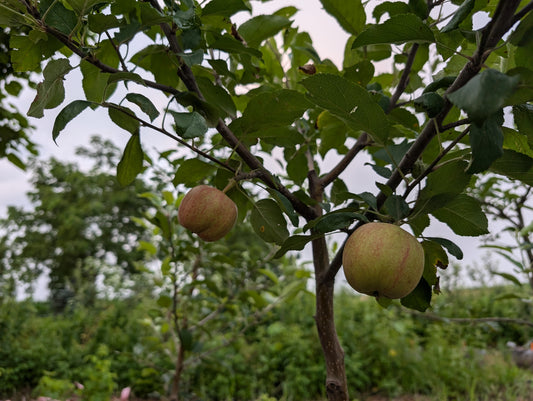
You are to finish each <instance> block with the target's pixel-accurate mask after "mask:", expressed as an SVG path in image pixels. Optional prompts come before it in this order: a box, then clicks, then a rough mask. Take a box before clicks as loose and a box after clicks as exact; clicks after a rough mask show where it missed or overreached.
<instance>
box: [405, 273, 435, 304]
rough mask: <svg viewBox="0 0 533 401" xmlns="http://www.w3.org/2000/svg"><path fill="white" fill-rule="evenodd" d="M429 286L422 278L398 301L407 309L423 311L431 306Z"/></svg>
mask: <svg viewBox="0 0 533 401" xmlns="http://www.w3.org/2000/svg"><path fill="white" fill-rule="evenodd" d="M431 297H432V291H431V286H430V285H429V284H428V283H427V282H426V280H424V279H423V278H422V279H421V280H420V282H419V283H418V285H417V286H416V288H415V289H414V290H413V292H411V293H410V294H409V295H407V296H405V297H403V298H402V299H401V300H400V303H401V304H402V305H403V306H405V307H406V308H409V309H415V310H417V311H419V312H425V311H426V309H427V308H429V307H430V306H431Z"/></svg>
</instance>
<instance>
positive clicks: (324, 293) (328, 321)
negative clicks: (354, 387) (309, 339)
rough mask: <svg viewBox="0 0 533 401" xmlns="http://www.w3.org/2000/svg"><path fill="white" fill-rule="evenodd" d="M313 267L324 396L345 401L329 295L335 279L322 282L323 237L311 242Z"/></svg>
mask: <svg viewBox="0 0 533 401" xmlns="http://www.w3.org/2000/svg"><path fill="white" fill-rule="evenodd" d="M312 247H313V263H314V267H315V277H316V314H315V322H316V327H317V330H318V337H319V339H320V344H321V346H322V351H323V353H324V359H325V362H326V393H327V396H328V400H330V401H348V400H349V399H350V398H349V395H348V383H347V379H346V370H345V367H344V351H343V349H342V347H341V344H340V342H339V337H338V335H337V330H336V329H335V317H334V310H333V295H334V287H335V279H334V278H333V279H330V280H327V281H323V280H322V276H323V274H324V273H325V272H326V271H327V268H328V266H329V257H328V247H327V244H326V240H325V238H324V237H321V238H318V239H316V240H314V241H313V243H312Z"/></svg>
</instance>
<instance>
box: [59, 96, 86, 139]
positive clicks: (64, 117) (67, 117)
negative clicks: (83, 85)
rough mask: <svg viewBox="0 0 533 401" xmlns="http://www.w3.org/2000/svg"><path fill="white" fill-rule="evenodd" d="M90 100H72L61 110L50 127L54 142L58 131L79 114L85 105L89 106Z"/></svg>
mask: <svg viewBox="0 0 533 401" xmlns="http://www.w3.org/2000/svg"><path fill="white" fill-rule="evenodd" d="M91 104H92V103H91V102H87V101H85V100H74V101H73V102H71V103H69V104H68V105H67V106H65V107H64V108H63V110H61V111H60V112H59V113H58V115H57V117H56V119H55V121H54V128H52V139H53V140H54V142H55V141H56V139H57V137H58V136H59V134H60V132H61V131H63V129H64V128H65V127H66V126H67V124H68V123H69V122H71V121H72V120H73V119H74V118H75V117H76V116H77V115H78V114H80V113H81V112H82V111H83V110H85V109H86V108H87V107H90V106H91Z"/></svg>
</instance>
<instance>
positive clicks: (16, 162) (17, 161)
mask: <svg viewBox="0 0 533 401" xmlns="http://www.w3.org/2000/svg"><path fill="white" fill-rule="evenodd" d="M6 158H7V160H8V161H9V162H10V163H11V164H13V165H14V166H16V167H18V168H19V169H21V170H22V171H26V164H24V162H23V161H22V160H21V159H20V158H19V157H18V156H17V155H16V154H14V153H7V154H6Z"/></svg>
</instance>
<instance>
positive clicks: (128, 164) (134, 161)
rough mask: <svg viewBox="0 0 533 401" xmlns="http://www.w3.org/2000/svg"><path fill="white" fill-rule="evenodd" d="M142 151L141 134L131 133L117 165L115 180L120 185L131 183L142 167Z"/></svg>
mask: <svg viewBox="0 0 533 401" xmlns="http://www.w3.org/2000/svg"><path fill="white" fill-rule="evenodd" d="M143 159H144V152H143V150H142V147H141V136H140V135H139V133H136V134H133V135H132V136H131V137H130V139H129V141H128V143H127V144H126V148H125V149H124V154H123V155H122V159H121V160H120V162H119V163H118V165H117V180H118V182H119V183H120V185H122V186H126V185H129V184H131V183H132V182H133V181H134V180H135V178H136V177H137V175H138V174H139V173H140V172H141V171H142V169H143Z"/></svg>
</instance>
